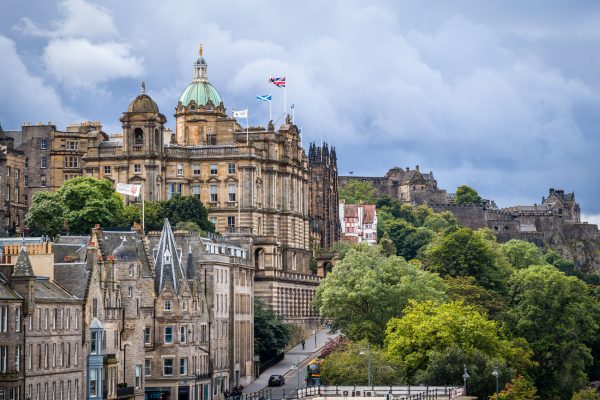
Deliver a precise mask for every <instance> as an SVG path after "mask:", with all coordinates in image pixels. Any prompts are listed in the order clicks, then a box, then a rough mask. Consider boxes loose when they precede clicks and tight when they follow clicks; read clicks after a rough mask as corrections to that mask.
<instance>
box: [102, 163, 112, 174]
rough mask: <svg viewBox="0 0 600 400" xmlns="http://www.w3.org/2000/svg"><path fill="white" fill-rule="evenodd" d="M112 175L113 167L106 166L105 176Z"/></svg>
mask: <svg viewBox="0 0 600 400" xmlns="http://www.w3.org/2000/svg"><path fill="white" fill-rule="evenodd" d="M110 174H111V167H110V165H105V166H104V175H110Z"/></svg>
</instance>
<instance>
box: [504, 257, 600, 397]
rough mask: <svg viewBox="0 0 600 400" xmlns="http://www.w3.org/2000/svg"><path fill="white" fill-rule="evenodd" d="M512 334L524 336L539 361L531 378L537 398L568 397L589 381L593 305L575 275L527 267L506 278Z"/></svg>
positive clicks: (595, 328)
mask: <svg viewBox="0 0 600 400" xmlns="http://www.w3.org/2000/svg"><path fill="white" fill-rule="evenodd" d="M510 290H511V293H510V294H511V298H512V300H511V308H510V310H509V311H508V314H509V316H510V317H511V318H510V321H511V329H512V331H513V332H514V333H515V334H516V335H518V336H521V337H523V338H525V339H526V340H527V341H528V342H529V343H530V345H531V348H532V350H533V352H534V359H535V360H536V361H537V362H538V363H539V368H537V369H536V371H535V374H534V378H535V383H536V386H537V387H538V388H539V390H540V394H541V395H542V397H546V398H562V399H569V398H571V395H572V394H573V393H574V392H575V391H576V390H578V389H581V388H582V387H583V386H584V385H585V384H586V383H587V380H588V377H587V375H586V367H587V366H589V365H590V364H591V363H592V356H591V351H590V347H589V346H588V345H587V343H589V342H591V341H593V340H594V339H595V335H596V334H597V332H598V322H597V321H598V320H599V317H600V314H599V306H598V302H597V301H596V300H595V299H594V298H592V297H591V296H589V295H588V288H587V286H586V285H585V283H583V282H582V281H581V280H579V279H577V278H576V277H572V276H566V275H565V274H564V273H562V272H560V271H559V270H557V269H556V268H555V267H552V266H548V265H544V266H537V265H535V266H531V267H529V268H526V269H522V270H517V271H516V272H515V273H514V274H513V276H512V277H511V279H510Z"/></svg>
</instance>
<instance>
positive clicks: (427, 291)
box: [314, 246, 444, 344]
mask: <svg viewBox="0 0 600 400" xmlns="http://www.w3.org/2000/svg"><path fill="white" fill-rule="evenodd" d="M443 287H444V285H443V282H442V280H441V279H440V278H439V277H438V276H436V275H435V274H431V273H428V272H426V271H423V270H421V269H419V268H417V267H414V266H412V265H409V264H408V263H407V262H406V261H405V260H404V259H403V258H401V257H397V256H391V257H385V256H384V255H383V254H382V252H381V249H380V248H379V246H373V247H369V246H359V247H355V248H352V249H351V250H350V251H348V253H347V254H346V256H345V257H344V259H343V260H340V261H339V262H338V263H337V264H336V266H335V268H334V269H333V271H332V272H331V273H329V274H328V275H327V277H326V278H325V279H324V280H323V282H321V284H320V285H319V287H318V288H317V293H316V296H315V300H314V304H315V306H316V307H317V309H318V310H319V313H320V315H321V317H323V318H327V319H330V320H332V321H333V325H334V328H338V329H340V330H341V331H342V332H343V333H344V334H345V335H346V336H347V337H348V338H349V339H350V340H362V339H369V341H370V342H371V343H374V344H381V343H383V338H384V331H385V326H386V323H387V321H388V320H389V319H390V318H391V317H393V316H398V315H400V312H401V310H402V309H404V307H405V306H406V304H408V301H409V299H419V300H426V299H440V298H443V297H444V289H443Z"/></svg>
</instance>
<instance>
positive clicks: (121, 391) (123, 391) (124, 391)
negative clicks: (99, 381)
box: [117, 386, 135, 399]
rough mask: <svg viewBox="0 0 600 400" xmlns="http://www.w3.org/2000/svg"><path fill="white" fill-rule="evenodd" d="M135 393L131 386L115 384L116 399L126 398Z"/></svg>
mask: <svg viewBox="0 0 600 400" xmlns="http://www.w3.org/2000/svg"><path fill="white" fill-rule="evenodd" d="M134 394H135V388H134V387H133V386H121V387H119V386H117V399H127V398H129V397H132V396H133V395H134Z"/></svg>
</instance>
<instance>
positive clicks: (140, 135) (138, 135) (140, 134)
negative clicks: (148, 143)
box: [133, 128, 144, 144]
mask: <svg viewBox="0 0 600 400" xmlns="http://www.w3.org/2000/svg"><path fill="white" fill-rule="evenodd" d="M133 135H134V143H135V144H144V131H143V130H142V129H141V128H135V130H134V131H133Z"/></svg>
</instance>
